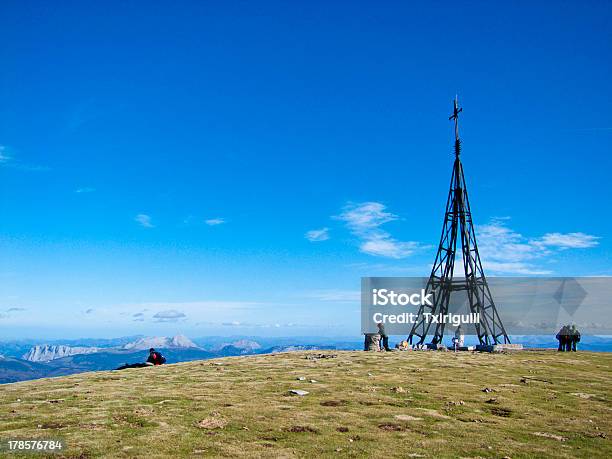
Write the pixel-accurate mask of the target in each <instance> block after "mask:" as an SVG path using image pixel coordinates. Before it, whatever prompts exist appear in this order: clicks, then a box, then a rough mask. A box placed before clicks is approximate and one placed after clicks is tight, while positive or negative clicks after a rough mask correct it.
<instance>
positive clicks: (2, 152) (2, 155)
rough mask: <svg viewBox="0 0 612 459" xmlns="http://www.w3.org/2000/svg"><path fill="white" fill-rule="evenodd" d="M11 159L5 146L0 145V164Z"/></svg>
mask: <svg viewBox="0 0 612 459" xmlns="http://www.w3.org/2000/svg"><path fill="white" fill-rule="evenodd" d="M10 160H11V157H10V156H9V155H8V153H7V152H6V147H5V146H4V145H0V164H3V163H6V162H8V161H10Z"/></svg>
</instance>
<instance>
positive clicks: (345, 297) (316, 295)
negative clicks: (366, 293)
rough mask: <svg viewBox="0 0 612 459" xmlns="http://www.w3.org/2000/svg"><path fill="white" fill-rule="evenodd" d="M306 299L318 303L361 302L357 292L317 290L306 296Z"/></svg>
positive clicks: (359, 293) (359, 294)
mask: <svg viewBox="0 0 612 459" xmlns="http://www.w3.org/2000/svg"><path fill="white" fill-rule="evenodd" d="M307 298H312V299H316V300H319V301H330V302H338V303H349V302H355V301H360V300H361V292H360V291H359V290H318V291H315V292H312V293H310V294H308V295H307Z"/></svg>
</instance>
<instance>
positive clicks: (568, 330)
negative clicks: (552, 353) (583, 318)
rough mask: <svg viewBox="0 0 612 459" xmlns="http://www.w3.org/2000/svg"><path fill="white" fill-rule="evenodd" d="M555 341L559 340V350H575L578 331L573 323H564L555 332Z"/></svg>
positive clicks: (578, 340)
mask: <svg viewBox="0 0 612 459" xmlns="http://www.w3.org/2000/svg"><path fill="white" fill-rule="evenodd" d="M556 338H557V341H559V348H558V349H557V350H558V351H559V352H570V351H573V352H576V347H577V345H578V343H579V342H580V332H579V331H578V329H577V328H576V326H575V325H564V326H563V327H561V330H559V333H557V336H556Z"/></svg>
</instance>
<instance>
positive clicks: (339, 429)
mask: <svg viewBox="0 0 612 459" xmlns="http://www.w3.org/2000/svg"><path fill="white" fill-rule="evenodd" d="M336 430H337V431H338V432H342V433H345V432H348V431H349V428H348V427H337V428H336Z"/></svg>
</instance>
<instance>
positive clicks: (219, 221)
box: [204, 218, 225, 226]
mask: <svg viewBox="0 0 612 459" xmlns="http://www.w3.org/2000/svg"><path fill="white" fill-rule="evenodd" d="M204 223H206V224H207V225H208V226H217V225H222V224H223V223H225V219H224V218H210V219H208V220H205V221H204Z"/></svg>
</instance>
